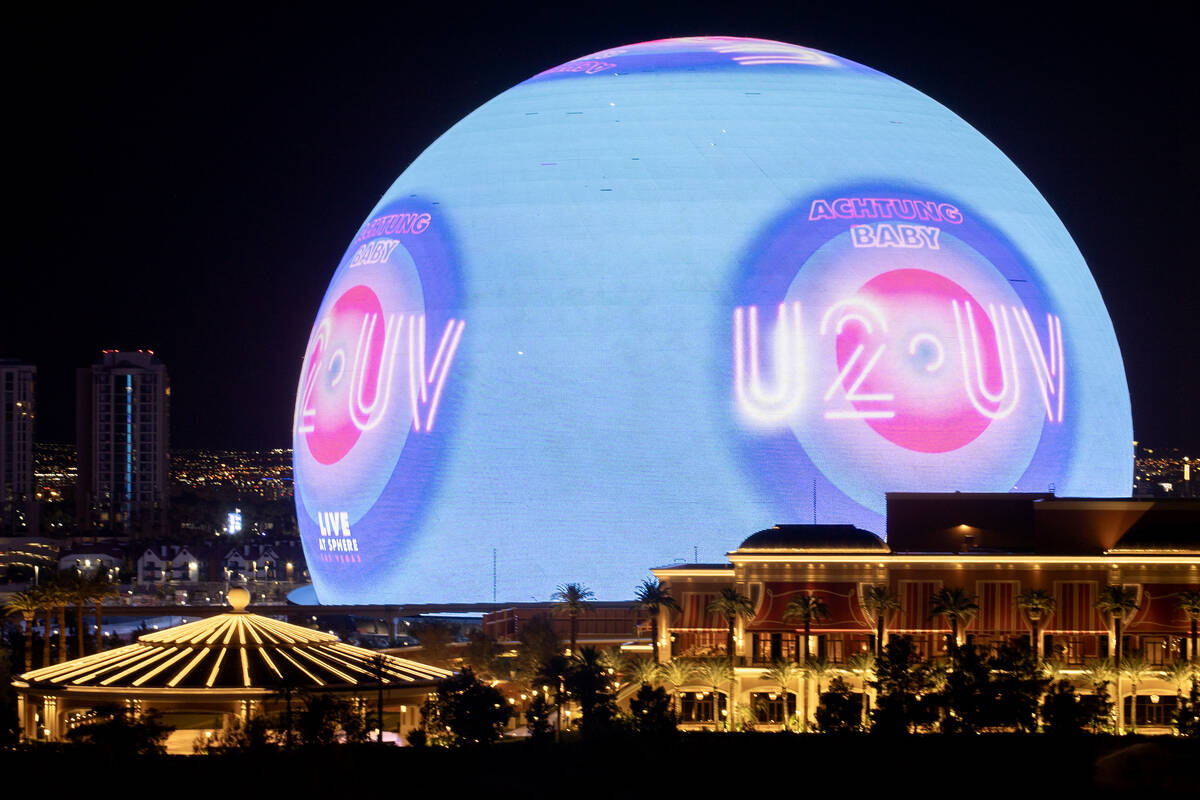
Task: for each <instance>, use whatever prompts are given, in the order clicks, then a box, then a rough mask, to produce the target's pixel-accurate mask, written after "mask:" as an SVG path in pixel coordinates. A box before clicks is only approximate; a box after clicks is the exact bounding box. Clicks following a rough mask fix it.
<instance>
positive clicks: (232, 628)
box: [221, 617, 237, 644]
mask: <svg viewBox="0 0 1200 800" xmlns="http://www.w3.org/2000/svg"><path fill="white" fill-rule="evenodd" d="M236 632H237V618H236V617H230V618H229V624H228V625H227V626H226V627H225V638H224V639H223V640H221V644H229V642H230V640H232V639H233V634H234V633H236Z"/></svg>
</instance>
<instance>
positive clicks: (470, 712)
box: [435, 667, 511, 748]
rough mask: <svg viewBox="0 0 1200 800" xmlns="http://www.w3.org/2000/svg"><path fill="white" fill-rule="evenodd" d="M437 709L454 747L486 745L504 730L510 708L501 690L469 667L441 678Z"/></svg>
mask: <svg viewBox="0 0 1200 800" xmlns="http://www.w3.org/2000/svg"><path fill="white" fill-rule="evenodd" d="M435 702H436V704H437V712H438V718H439V720H440V721H441V723H442V725H444V726H445V729H446V731H447V733H448V734H449V737H450V741H449V744H450V746H451V747H468V748H474V747H483V746H486V745H489V744H491V743H493V742H495V741H496V740H497V739H499V738H500V736H501V735H502V734H503V733H504V726H505V724H506V723H507V722H508V718H509V715H510V713H511V712H510V710H509V706H508V701H507V700H506V699H505V698H504V695H503V694H501V693H500V691H499V690H497V689H495V688H493V687H491V686H488V685H487V684H484V683H481V682H480V681H479V679H478V678H476V677H475V673H473V672H472V671H471V669H470V668H469V667H468V668H466V669H463V671H462V672H459V673H457V674H455V675H451V676H450V677H448V678H444V679H443V680H441V681H439V682H438V686H437V698H436V701H435Z"/></svg>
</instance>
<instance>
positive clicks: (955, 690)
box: [937, 647, 993, 733]
mask: <svg viewBox="0 0 1200 800" xmlns="http://www.w3.org/2000/svg"><path fill="white" fill-rule="evenodd" d="M945 678H946V680H945V683H944V684H942V687H941V688H940V689H939V690H938V692H937V705H938V710H939V713H940V728H941V731H942V732H943V733H976V732H978V731H979V730H980V729H982V728H985V727H987V726H988V725H989V724H990V723H991V721H992V710H993V709H992V702H991V701H992V700H993V689H992V687H991V686H990V683H991V672H990V670H989V669H988V664H987V659H986V657H985V654H984V651H983V649H982V648H980V647H952V648H951V649H950V667H949V669H948V670H947V671H946V674H945Z"/></svg>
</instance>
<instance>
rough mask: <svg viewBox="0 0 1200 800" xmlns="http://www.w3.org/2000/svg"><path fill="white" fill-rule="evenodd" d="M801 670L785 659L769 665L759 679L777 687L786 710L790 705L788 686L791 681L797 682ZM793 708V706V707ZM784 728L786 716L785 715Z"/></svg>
mask: <svg viewBox="0 0 1200 800" xmlns="http://www.w3.org/2000/svg"><path fill="white" fill-rule="evenodd" d="M801 672H802V669H801V668H800V667H799V666H798V665H797V664H794V663H792V662H791V661H788V660H787V659H786V658H780V659H776V660H775V661H774V662H772V663H771V666H770V668H769V669H767V670H766V671H765V672H763V674H762V675H759V677H760V678H761V679H762V680H764V681H771V682H772V683H774V684H776V685H777V686H778V687H779V695H780V696H781V697H782V698H783V707H784V709H785V710H786V709H787V707H788V706H789V705H791V704H789V703H788V701H787V699H788V695H789V694H791V692H790V691H789V685H790V684H791V682H792V681H794V680H795V681H798V680H799V679H800V676H801ZM793 708H794V706H793ZM784 724H785V726H786V724H787V722H786V715H785V723H784Z"/></svg>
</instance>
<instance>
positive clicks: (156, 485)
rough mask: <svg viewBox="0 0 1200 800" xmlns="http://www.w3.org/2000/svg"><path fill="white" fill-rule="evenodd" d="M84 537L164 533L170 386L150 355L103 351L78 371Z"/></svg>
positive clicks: (78, 494) (162, 368)
mask: <svg viewBox="0 0 1200 800" xmlns="http://www.w3.org/2000/svg"><path fill="white" fill-rule="evenodd" d="M75 397H76V409H75V428H76V436H77V444H78V448H79V480H78V483H77V485H76V493H75V495H76V512H77V515H78V517H79V527H80V530H81V531H90V530H93V529H104V530H109V531H112V532H114V533H118V534H124V535H150V534H154V533H165V532H166V529H167V498H168V493H167V479H168V472H167V434H168V421H169V419H170V400H171V384H170V380H169V378H168V376H167V368H166V366H165V365H164V364H163V363H162V361H160V360H159V359H158V357H157V356H155V355H154V353H153V351H150V350H137V351H131V352H122V351H117V350H106V351H104V352H103V353H102V354H101V356H100V359H99V360H98V361H97V362H96V363H95V364H93V365H92V366H90V367H85V368H82V369H79V370H77V372H76V395H75Z"/></svg>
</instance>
